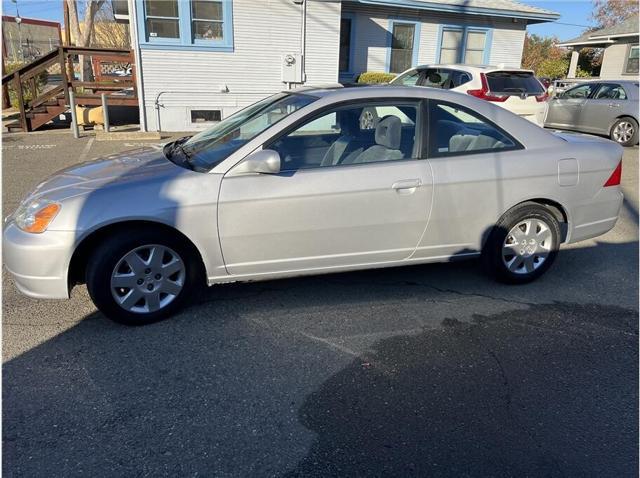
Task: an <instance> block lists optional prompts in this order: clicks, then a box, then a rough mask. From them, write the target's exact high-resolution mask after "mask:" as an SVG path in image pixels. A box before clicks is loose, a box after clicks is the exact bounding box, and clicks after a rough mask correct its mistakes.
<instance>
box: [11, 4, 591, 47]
mask: <svg viewBox="0 0 640 478" xmlns="http://www.w3.org/2000/svg"><path fill="white" fill-rule="evenodd" d="M520 1H521V2H522V3H526V4H528V5H532V6H534V7H540V8H546V9H548V10H554V11H556V12H558V13H560V14H561V15H562V16H561V18H560V19H559V20H558V22H559V23H542V24H539V25H530V26H529V27H528V28H527V29H528V31H529V32H531V33H535V34H537V35H544V36H547V35H551V36H557V37H558V38H559V39H560V40H568V39H570V38H574V37H577V36H579V35H580V34H581V33H582V31H583V30H584V29H585V26H588V25H591V24H592V21H591V19H590V15H591V11H592V9H593V5H592V3H591V0H520ZM18 8H19V9H20V15H21V16H23V17H31V18H41V19H44V20H53V21H58V22H62V0H18ZM2 10H3V14H4V15H15V12H16V4H15V3H14V2H12V1H11V0H2ZM566 23H570V24H573V25H566ZM574 25H579V26H574ZM583 25H585V26H583Z"/></svg>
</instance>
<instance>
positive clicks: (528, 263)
mask: <svg viewBox="0 0 640 478" xmlns="http://www.w3.org/2000/svg"><path fill="white" fill-rule="evenodd" d="M559 245H560V225H559V224H558V220H557V219H556V218H555V216H554V215H553V214H552V213H551V212H550V211H549V210H547V209H546V208H544V207H543V206H539V205H537V204H523V205H521V206H517V207H515V208H514V209H512V210H511V211H509V212H508V213H507V214H505V215H504V216H503V217H502V219H500V221H499V222H498V224H496V227H495V228H494V229H493V231H492V233H491V235H490V236H489V239H488V240H487V243H486V245H485V248H484V251H483V262H484V266H485V269H486V270H487V272H488V273H489V274H490V275H492V276H493V277H495V278H496V279H497V280H499V281H501V282H505V283H508V284H524V283H527V282H531V281H533V280H535V279H537V278H538V277H540V276H541V275H542V274H544V273H545V271H546V270H547V269H548V268H549V267H550V266H551V264H552V263H553V261H554V260H555V257H556V255H557V252H558V247H559Z"/></svg>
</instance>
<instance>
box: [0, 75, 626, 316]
mask: <svg viewBox="0 0 640 478" xmlns="http://www.w3.org/2000/svg"><path fill="white" fill-rule="evenodd" d="M621 158H622V148H621V147H620V146H619V145H617V144H615V143H613V142H611V141H608V140H604V139H600V138H595V137H587V136H581V135H575V134H566V135H565V134H563V133H557V134H554V133H551V132H549V131H546V130H544V129H542V128H540V127H538V126H536V125H535V124H533V123H531V122H529V121H527V120H526V119H523V118H521V117H519V116H517V115H515V114H513V113H511V112H509V111H507V110H505V109H504V108H500V107H497V106H495V105H493V104H491V103H490V102H487V101H482V100H479V99H477V98H474V97H473V96H470V95H466V94H460V93H455V92H450V91H446V90H438V89H432V88H415V87H397V88H395V87H394V88H389V87H388V86H371V87H360V88H343V87H339V86H332V87H324V88H302V89H298V90H290V91H286V92H283V93H279V94H275V95H273V96H270V97H268V98H266V99H264V100H261V101H259V102H257V103H255V104H253V105H251V106H249V107H247V108H245V109H243V110H241V111H239V112H237V113H235V114H233V115H231V116H229V117H228V118H226V119H224V120H223V121H221V122H219V123H218V124H216V125H215V126H214V127H212V128H211V129H208V130H206V131H203V132H201V133H198V134H196V135H194V136H191V137H185V138H182V139H179V140H177V141H174V142H172V143H169V144H167V145H165V146H164V149H163V150H162V151H160V150H154V149H142V150H136V151H131V152H128V153H125V154H119V155H114V156H110V157H107V158H103V159H98V160H94V161H91V162H87V163H84V164H79V165H77V166H74V167H71V168H69V169H66V170H63V171H61V172H59V173H57V174H55V175H54V176H52V177H51V178H49V179H47V180H46V181H44V182H43V183H41V184H40V185H38V186H37V188H36V189H35V190H34V191H33V192H32V193H31V194H30V195H29V196H28V197H27V198H26V199H25V200H24V202H23V203H22V204H21V205H20V206H19V208H18V210H17V211H16V212H15V213H14V214H12V215H11V216H10V217H8V218H7V221H6V225H5V228H4V241H3V248H4V261H5V265H6V268H7V269H8V270H9V271H10V272H11V274H12V275H13V277H14V279H15V284H16V285H17V287H18V288H19V289H20V290H21V291H22V292H23V293H25V294H26V295H28V296H31V297H38V298H68V297H69V293H70V290H71V288H72V287H73V286H74V284H78V283H86V284H87V288H88V291H89V294H90V296H91V298H92V299H93V301H94V303H95V304H96V306H97V307H98V309H99V310H101V311H102V312H103V313H104V314H105V315H106V316H108V317H110V318H112V319H114V320H117V321H120V322H123V323H126V324H143V323H149V322H152V321H156V320H159V319H162V318H165V317H167V316H169V315H171V314H173V313H175V312H176V311H177V310H178V309H179V308H180V307H181V306H183V305H185V303H186V302H187V301H188V299H189V297H190V296H191V295H192V293H193V292H194V291H196V290H198V289H199V288H200V287H201V286H203V285H205V284H207V285H210V286H213V285H214V284H220V283H228V282H234V281H255V280H267V279H275V278H280V277H294V276H301V275H307V274H322V273H336V272H341V271H350V270H357V269H370V268H382V267H392V266H402V265H409V264H423V263H430V262H443V261H450V260H453V259H458V258H471V257H476V256H481V258H482V261H481V262H482V263H483V264H484V267H485V269H486V270H487V272H488V273H489V274H490V275H492V276H493V277H495V278H496V279H497V280H500V281H503V282H506V283H512V284H523V283H527V282H529V281H532V280H534V279H536V278H538V277H539V276H541V275H542V274H543V273H544V272H545V271H546V270H547V269H548V268H549V267H550V266H551V264H552V262H553V261H554V258H555V257H556V254H557V252H558V249H559V247H560V245H561V244H563V243H565V244H566V243H574V242H577V241H581V240H584V239H588V238H592V237H595V236H598V235H600V234H603V233H605V232H607V231H608V230H610V229H611V228H612V227H613V226H614V224H615V223H616V220H617V218H618V212H619V209H620V206H621V203H622V193H621V188H620V176H621V168H622V163H621ZM576 274H577V275H579V274H580V272H579V271H576Z"/></svg>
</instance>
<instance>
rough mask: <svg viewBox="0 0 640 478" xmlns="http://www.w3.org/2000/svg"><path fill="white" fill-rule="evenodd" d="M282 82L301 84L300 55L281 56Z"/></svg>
mask: <svg viewBox="0 0 640 478" xmlns="http://www.w3.org/2000/svg"><path fill="white" fill-rule="evenodd" d="M282 82H283V83H302V82H303V79H302V55H301V54H300V53H287V54H285V55H282Z"/></svg>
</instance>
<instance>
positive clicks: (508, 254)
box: [502, 219, 553, 274]
mask: <svg viewBox="0 0 640 478" xmlns="http://www.w3.org/2000/svg"><path fill="white" fill-rule="evenodd" d="M552 249H553V235H552V233H551V229H550V227H549V225H548V224H547V223H545V222H544V221H542V220H540V219H525V220H522V221H520V222H519V223H518V224H516V225H515V226H514V227H513V228H512V229H511V230H510V231H509V233H508V234H507V237H506V238H505V240H504V243H503V246H502V262H503V263H504V265H505V266H506V267H507V269H509V271H511V272H513V273H514V274H530V273H532V272H533V271H535V270H536V269H538V268H539V267H540V266H541V265H542V264H544V262H545V261H546V260H547V257H548V256H549V254H550V253H551V251H552Z"/></svg>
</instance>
